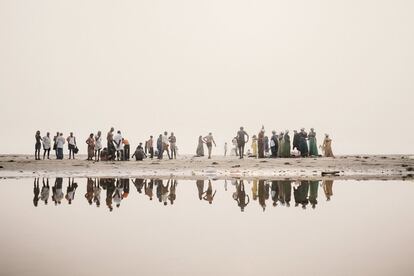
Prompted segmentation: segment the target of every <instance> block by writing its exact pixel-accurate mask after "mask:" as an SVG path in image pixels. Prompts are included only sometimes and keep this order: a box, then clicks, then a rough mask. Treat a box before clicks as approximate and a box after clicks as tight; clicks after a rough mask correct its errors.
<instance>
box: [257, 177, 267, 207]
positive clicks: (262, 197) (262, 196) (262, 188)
mask: <svg viewBox="0 0 414 276" xmlns="http://www.w3.org/2000/svg"><path fill="white" fill-rule="evenodd" d="M266 190H267V189H266V185H265V181H264V180H259V188H258V197H259V204H260V206H262V208H263V212H264V211H265V210H266V198H269V190H267V191H266ZM266 192H267V195H266Z"/></svg>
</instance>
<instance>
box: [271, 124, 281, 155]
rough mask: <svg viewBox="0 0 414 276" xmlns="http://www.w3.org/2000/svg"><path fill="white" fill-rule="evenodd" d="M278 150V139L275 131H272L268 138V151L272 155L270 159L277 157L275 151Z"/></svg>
mask: <svg viewBox="0 0 414 276" xmlns="http://www.w3.org/2000/svg"><path fill="white" fill-rule="evenodd" d="M278 148H279V139H278V137H277V134H276V131H275V130H273V131H272V137H271V138H270V151H271V153H272V158H276V157H277V151H278Z"/></svg>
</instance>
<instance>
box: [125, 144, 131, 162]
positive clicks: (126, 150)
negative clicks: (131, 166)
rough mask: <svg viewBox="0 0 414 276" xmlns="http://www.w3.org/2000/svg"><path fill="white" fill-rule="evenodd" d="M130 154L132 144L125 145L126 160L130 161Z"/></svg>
mask: <svg viewBox="0 0 414 276" xmlns="http://www.w3.org/2000/svg"><path fill="white" fill-rule="evenodd" d="M129 155H130V145H124V160H125V161H128V160H129Z"/></svg>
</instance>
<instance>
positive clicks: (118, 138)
mask: <svg viewBox="0 0 414 276" xmlns="http://www.w3.org/2000/svg"><path fill="white" fill-rule="evenodd" d="M113 143H114V144H115V150H116V159H117V160H118V161H122V160H123V159H124V158H123V144H122V134H121V131H120V130H118V131H117V133H116V135H115V136H114V138H113Z"/></svg>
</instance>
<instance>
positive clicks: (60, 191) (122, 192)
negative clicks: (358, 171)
mask: <svg viewBox="0 0 414 276" xmlns="http://www.w3.org/2000/svg"><path fill="white" fill-rule="evenodd" d="M206 181H207V182H208V183H207V186H206V183H205V182H206ZM130 182H132V183H133V185H134V186H135V188H136V190H137V192H138V193H139V194H144V195H145V196H147V197H148V199H149V200H153V198H154V196H155V197H156V198H157V199H158V201H159V202H160V203H162V204H163V205H168V203H169V204H170V205H173V204H174V201H175V200H176V198H177V185H178V183H177V180H176V179H169V180H162V179H143V178H135V179H129V178H87V183H86V193H85V195H84V196H85V198H86V200H87V201H88V203H89V205H93V204H95V205H96V206H97V207H99V206H100V205H101V193H102V190H104V191H105V192H106V194H105V203H106V206H107V207H108V209H109V211H113V207H114V206H116V207H118V208H119V207H120V206H121V203H122V201H123V200H125V199H126V198H127V197H128V195H129V194H130ZM245 182H246V181H245V180H241V179H240V180H239V179H233V180H231V184H232V185H233V186H234V192H233V194H232V198H233V199H234V200H235V201H236V204H237V206H238V207H239V208H240V210H241V211H242V212H243V211H244V210H245V208H246V207H247V206H248V205H249V203H250V200H253V201H258V203H259V205H260V207H261V208H262V210H263V211H265V210H266V207H267V201H268V200H271V205H273V206H274V207H276V206H278V205H280V206H286V207H290V202H291V198H292V191H293V197H294V201H295V207H298V206H301V207H302V208H303V209H306V208H307V206H308V205H309V204H310V205H311V207H312V208H316V205H317V204H318V192H319V187H320V186H322V188H323V192H324V194H325V196H326V200H328V201H329V200H330V199H331V197H332V195H333V190H332V187H333V180H323V181H322V183H320V181H319V180H310V181H308V180H301V181H291V180H263V179H262V180H253V181H252V183H251V182H250V181H249V182H248V185H251V193H250V195H249V192H248V191H246V187H245ZM320 184H321V185H320ZM227 186H228V181H227V180H224V189H225V191H227V190H228V187H227ZM196 187H197V193H198V198H199V199H200V200H204V201H206V202H208V203H209V204H212V203H213V201H214V198H215V195H216V193H217V190H215V189H214V188H213V183H212V181H211V180H203V179H199V180H196ZM77 188H78V184H77V183H76V182H75V181H74V179H73V178H68V182H67V186H66V193H65V191H64V188H63V178H61V177H57V178H56V179H55V182H54V184H53V186H52V187H51V186H50V184H49V179H48V178H46V179H45V178H43V179H42V187H40V184H39V178H35V179H34V187H33V194H34V197H33V204H34V206H36V207H37V206H38V204H39V201H43V202H44V204H45V205H47V204H48V201H49V198H51V199H52V201H53V202H54V204H55V205H60V204H62V202H63V201H64V200H66V201H67V203H68V204H72V202H73V201H74V199H75V193H76V190H77ZM154 189H155V192H154ZM51 192H52V195H51V196H50V193H51Z"/></svg>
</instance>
